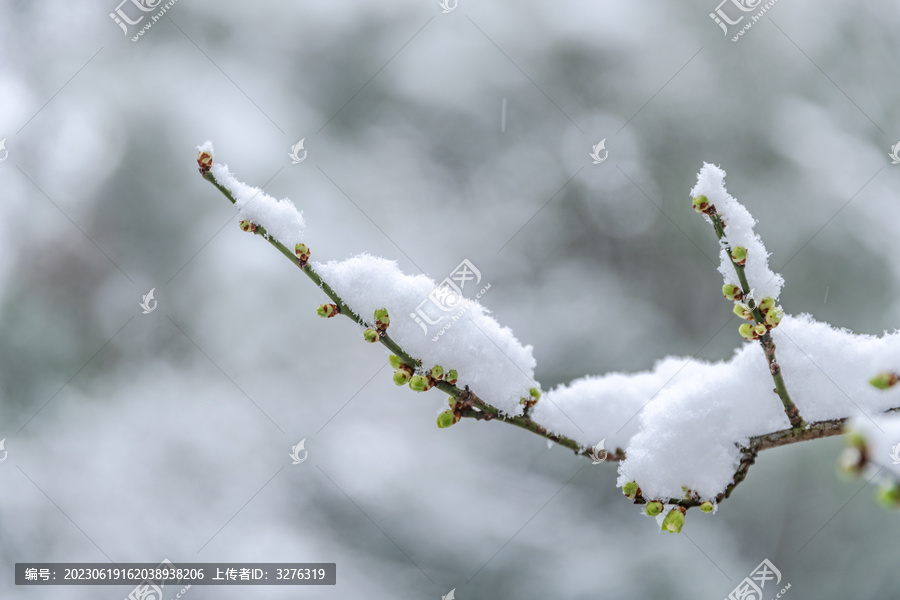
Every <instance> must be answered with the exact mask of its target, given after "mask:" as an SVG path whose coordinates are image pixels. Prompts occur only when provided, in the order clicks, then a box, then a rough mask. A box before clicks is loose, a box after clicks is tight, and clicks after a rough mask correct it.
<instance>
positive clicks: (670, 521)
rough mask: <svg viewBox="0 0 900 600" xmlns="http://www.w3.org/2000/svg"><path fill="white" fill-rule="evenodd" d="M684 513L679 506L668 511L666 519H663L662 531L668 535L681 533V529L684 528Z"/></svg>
mask: <svg viewBox="0 0 900 600" xmlns="http://www.w3.org/2000/svg"><path fill="white" fill-rule="evenodd" d="M684 513H685V510H684V508H683V507H681V506H676V507H675V508H673V509H672V510H670V511H669V514H667V515H666V518H665V519H663V523H662V530H663V531H668V532H669V533H681V528H682V527H684Z"/></svg>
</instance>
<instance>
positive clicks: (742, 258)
mask: <svg viewBox="0 0 900 600" xmlns="http://www.w3.org/2000/svg"><path fill="white" fill-rule="evenodd" d="M731 260H733V261H734V264H736V265H742V264H744V263H746V262H747V249H746V248H744V247H743V246H735V247H734V248H733V249H732V250H731Z"/></svg>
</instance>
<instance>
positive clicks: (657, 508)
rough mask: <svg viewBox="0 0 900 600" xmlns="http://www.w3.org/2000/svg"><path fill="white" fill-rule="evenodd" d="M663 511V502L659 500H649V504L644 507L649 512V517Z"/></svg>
mask: <svg viewBox="0 0 900 600" xmlns="http://www.w3.org/2000/svg"><path fill="white" fill-rule="evenodd" d="M662 511H663V504H662V502H659V501H658V500H654V501H653V502H648V503H647V506H645V507H644V512H645V513H647V516H648V517H655V516H656V515H658V514H659V513H661V512H662Z"/></svg>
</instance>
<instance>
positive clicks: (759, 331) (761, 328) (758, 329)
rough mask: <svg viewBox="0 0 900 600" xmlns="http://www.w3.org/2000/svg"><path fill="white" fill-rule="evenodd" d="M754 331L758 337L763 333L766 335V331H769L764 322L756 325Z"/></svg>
mask: <svg viewBox="0 0 900 600" xmlns="http://www.w3.org/2000/svg"><path fill="white" fill-rule="evenodd" d="M753 331H755V332H756V337H757V338H758V337H759V336H761V335H766V332H767V331H768V329H767V328H766V326H765V325H764V324H762V323H760V324H759V325H757V326H756V327H754V328H753Z"/></svg>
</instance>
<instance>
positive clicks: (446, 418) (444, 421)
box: [437, 410, 457, 429]
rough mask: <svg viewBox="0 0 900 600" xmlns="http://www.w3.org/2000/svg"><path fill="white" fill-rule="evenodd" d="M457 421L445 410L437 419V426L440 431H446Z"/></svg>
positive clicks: (451, 413) (450, 411)
mask: <svg viewBox="0 0 900 600" xmlns="http://www.w3.org/2000/svg"><path fill="white" fill-rule="evenodd" d="M456 421H457V419H456V417H455V416H454V415H453V411H452V410H445V411H444V412H442V413H441V414H439V415H438V417H437V426H438V427H440V428H441V429H446V428H447V427H450V426H452V425H453V424H455V423H456Z"/></svg>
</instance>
